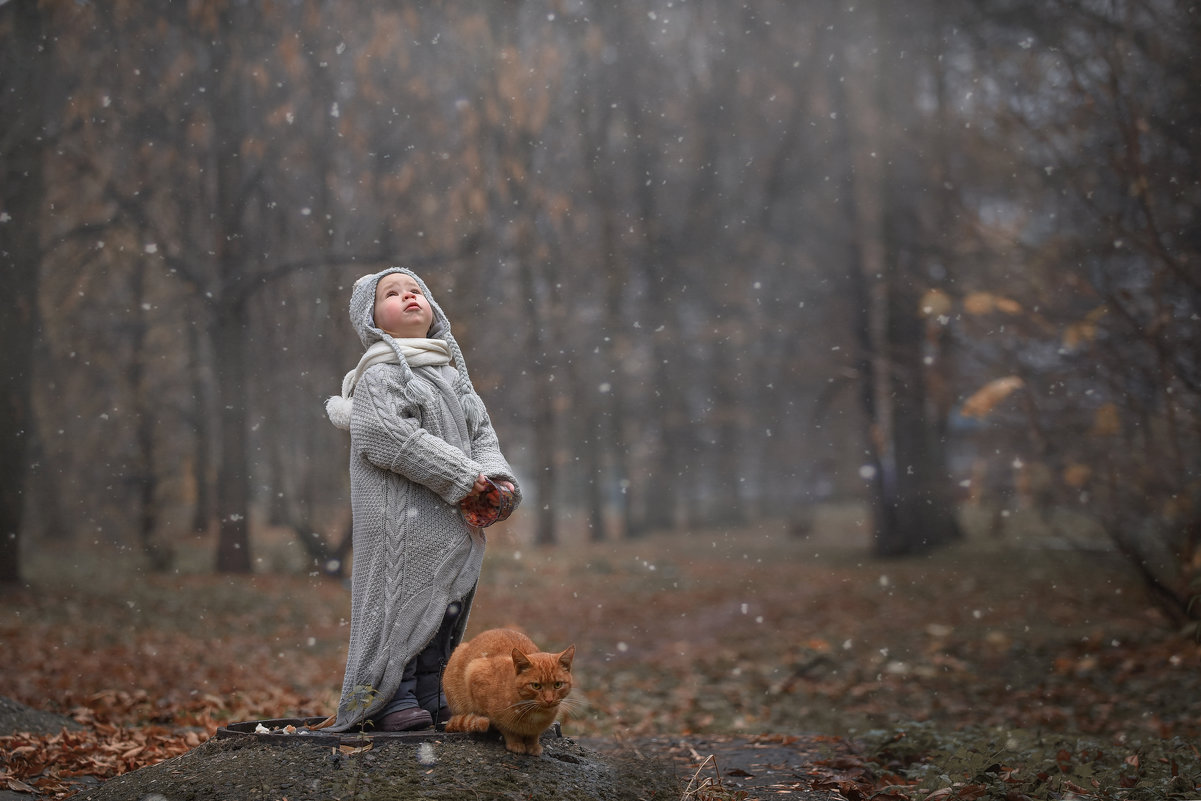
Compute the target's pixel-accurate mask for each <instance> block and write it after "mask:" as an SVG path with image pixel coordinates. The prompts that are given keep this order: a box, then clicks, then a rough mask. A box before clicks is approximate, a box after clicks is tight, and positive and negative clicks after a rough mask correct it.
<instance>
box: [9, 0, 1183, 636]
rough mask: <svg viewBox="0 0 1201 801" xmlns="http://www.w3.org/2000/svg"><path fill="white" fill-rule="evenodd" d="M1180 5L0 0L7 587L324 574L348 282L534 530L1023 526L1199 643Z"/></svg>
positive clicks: (342, 481) (891, 531) (341, 535)
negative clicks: (1074, 551)
mask: <svg viewBox="0 0 1201 801" xmlns="http://www.w3.org/2000/svg"><path fill="white" fill-rule="evenodd" d="M1199 45H1201V17H1199V15H1198V14H1197V13H1196V12H1195V9H1192V8H1191V7H1190V4H1188V3H1184V2H1170V1H1168V0H1129V1H1128V2H1123V1H1121V0H1113V1H1112V2H1097V1H1094V0H1049V1H1048V0H1038V2H1033V1H1032V0H1031V1H1029V2H1028V1H1027V0H990V2H988V3H973V2H962V1H956V0H918V1H917V2H906V3H904V4H900V3H863V4H860V3H850V2H833V1H832V0H812V1H807V2H804V3H798V2H789V1H787V0H779V1H778V2H773V1H772V0H761V1H756V2H745V3H732V2H724V1H720V2H719V1H718V0H672V1H670V2H668V1H666V0H665V1H663V2H620V1H615V2H588V1H587V0H560V1H559V2H549V1H547V2H515V1H501V0H496V1H495V2H458V3H452V2H429V3H387V4H381V3H363V2H336V3H335V2H319V1H317V0H286V1H281V2H271V3H247V2H203V3H202V2H188V3H162V4H149V5H147V4H141V3H132V2H124V1H123V0H117V1H116V2H104V3H96V2H83V1H76V0H62V1H61V2H54V1H51V2H40V3H39V2H34V1H33V0H8V1H7V2H3V3H0V163H2V165H3V166H2V169H3V175H2V176H0V180H2V184H0V269H2V270H3V281H4V284H3V285H4V288H5V292H6V297H5V300H4V304H3V307H2V312H0V341H2V342H3V348H2V349H0V351H2V356H0V358H2V360H3V361H2V364H3V367H2V369H0V372H2V373H3V375H4V378H5V403H6V408H5V410H4V413H3V420H2V421H0V438H2V446H0V447H2V459H3V463H2V464H0V518H2V519H0V523H2V525H3V532H2V534H3V540H0V579H3V580H5V581H9V582H16V581H20V580H21V575H22V564H23V563H25V562H28V561H29V560H30V558H31V556H32V555H33V554H38V553H52V554H53V553H65V552H76V551H78V550H79V549H83V548H94V549H96V550H97V552H98V553H100V554H103V555H104V556H105V557H106V558H107V559H109V560H110V563H117V562H121V563H123V564H128V565H136V566H137V567H138V568H139V569H151V570H159V571H167V570H175V569H180V568H181V555H180V554H181V552H182V551H183V550H185V549H188V548H190V549H193V550H194V549H196V548H199V549H201V550H203V551H204V552H205V553H207V554H208V555H209V556H208V557H207V558H206V565H205V566H206V569H217V570H219V571H226V572H246V571H251V570H263V569H267V568H268V567H270V566H269V565H268V566H265V565H264V563H263V562H262V560H261V553H262V548H261V547H260V544H261V539H260V538H261V536H262V534H263V532H265V531H267V530H271V531H273V532H279V531H285V532H288V536H290V537H294V538H295V542H296V544H297V545H299V546H300V547H301V548H302V549H303V553H304V555H305V556H304V560H303V561H304V564H303V565H302V569H313V570H322V571H327V572H331V573H339V572H344V571H345V570H347V567H346V565H347V562H346V555H347V552H348V549H349V536H348V534H349V503H348V478H347V460H348V452H347V450H348V442H347V438H346V435H345V433H344V432H341V431H339V430H337V429H335V428H333V426H332V425H330V424H329V423H328V421H327V420H326V419H325V416H324V411H323V401H324V399H325V398H326V397H327V396H328V395H330V394H333V393H335V392H337V391H338V389H339V387H340V382H341V378H342V375H343V374H344V373H345V372H346V371H347V370H349V369H351V368H352V367H353V366H354V365H355V364H356V362H357V360H358V358H359V356H360V355H361V346H360V344H359V342H358V340H357V337H356V336H355V334H354V333H353V331H352V329H351V327H350V325H349V322H348V320H347V316H346V306H347V301H348V298H349V292H350V287H351V285H352V284H353V282H354V280H355V279H356V278H357V277H358V276H360V275H362V274H365V273H368V272H374V271H377V270H379V269H382V268H383V267H386V266H390V265H402V266H408V267H412V268H413V269H415V270H416V271H417V272H419V273H420V274H421V275H422V276H423V277H424V278H425V280H426V281H427V282H428V283H429V284H430V286H431V289H432V290H433V292H434V294H435V297H436V298H437V299H438V301H439V302H440V304H441V305H442V306H443V307H444V308H445V309H446V311H447V313H448V315H449V316H450V319H451V321H452V324H453V326H454V330H455V333H456V337H457V338H458V340H459V342H460V343H461V344H462V345H463V349H464V352H465V354H466V358H467V362H468V366H469V367H470V369H471V373H472V378H473V380H474V383H475V385H476V387H477V389H478V390H479V392H480V394H481V395H482V396H483V398H484V400H485V402H486V403H487V405H488V408H489V411H490V414H491V416H492V419H493V422H494V425H495V427H496V429H497V431H498V434H499V436H500V439H501V443H502V446H503V447H504V450H505V452H506V455H507V456H508V458H509V460H510V461H511V462H512V463H513V466H514V467H515V468H516V469H517V470H518V471H519V473H520V474H521V476H522V479H523V486H524V487H525V491H526V497H527V501H526V504H525V505H524V507H523V509H522V510H521V512H520V513H519V514H518V515H517V516H515V517H514V519H513V521H512V522H511V523H509V524H508V526H509V530H510V531H511V532H512V533H513V534H514V535H515V536H520V537H527V538H528V539H529V540H530V541H531V542H534V543H538V544H541V545H548V546H549V545H553V544H555V543H562V542H568V541H570V540H571V539H572V538H579V537H587V538H592V539H610V538H623V539H626V538H636V537H648V536H654V535H655V534H656V533H661V532H665V531H679V530H687V531H700V530H704V529H714V528H736V527H745V526H750V525H755V524H756V523H758V522H760V521H768V520H770V521H784V527H785V529H786V530H787V531H789V532H790V535H791V536H806V535H808V534H809V533H810V532H811V531H812V530H813V528H814V526H815V525H820V522H821V510H823V509H827V508H832V507H837V506H849V507H854V508H859V509H862V510H863V519H864V520H865V521H866V528H867V529H868V530H867V531H866V539H865V541H866V542H868V543H870V545H869V546H868V548H869V550H870V551H871V552H872V553H874V554H875V555H877V556H881V557H896V556H904V555H909V554H919V553H923V552H926V551H928V550H930V549H932V548H936V547H938V546H940V545H943V544H946V543H949V542H952V541H954V540H956V539H959V538H961V537H963V536H965V527H964V525H963V523H962V521H963V518H964V514H965V513H966V512H967V511H969V510H974V513H976V514H977V515H978V516H980V517H982V519H985V520H987V521H988V524H987V526H985V527H984V530H986V531H987V532H988V535H991V536H1001V537H1003V536H1012V531H1011V528H1012V526H1011V525H1009V524H1010V523H1011V522H1012V519H1013V513H1014V512H1015V511H1017V510H1026V511H1029V512H1031V513H1032V514H1036V515H1037V517H1038V518H1039V520H1040V524H1041V525H1043V526H1044V527H1046V528H1047V529H1048V530H1049V531H1050V532H1051V533H1052V534H1054V536H1056V537H1058V538H1060V539H1062V540H1063V542H1065V543H1066V544H1068V545H1070V546H1073V547H1074V546H1087V547H1105V548H1111V549H1116V550H1117V551H1118V552H1120V553H1121V554H1122V555H1124V556H1125V557H1126V558H1127V560H1128V562H1129V564H1130V566H1131V569H1132V570H1134V571H1136V572H1138V574H1139V575H1140V577H1141V578H1142V580H1143V581H1144V582H1145V584H1146V586H1147V587H1148V588H1149V590H1150V591H1151V593H1152V597H1153V598H1154V599H1155V600H1156V602H1157V604H1158V605H1159V606H1160V608H1161V609H1163V610H1164V611H1165V612H1166V613H1167V614H1168V617H1169V619H1170V620H1172V621H1175V622H1177V623H1185V622H1188V621H1189V620H1195V619H1196V618H1197V617H1198V615H1201V609H1199V608H1198V606H1201V605H1197V604H1191V603H1190V601H1191V599H1192V598H1193V597H1194V596H1196V595H1198V594H1199V593H1201V589H1199V588H1198V585H1197V582H1196V576H1197V575H1198V572H1199V571H1201V476H1199V473H1198V469H1199V467H1201V449H1199V448H1198V440H1199V438H1201V429H1199V423H1201V415H1199V412H1201V406H1199V402H1201V354H1199V353H1198V347H1197V343H1198V342H1201V331H1199V328H1201V318H1199V317H1198V314H1199V313H1201V268H1199V266H1198V265H1199V261H1198V259H1199V258H1201V228H1198V226H1197V225H1196V214H1197V209H1198V208H1201V169H1199V167H1198V163H1197V159H1196V154H1197V153H1198V152H1201V60H1199V57H1198V55H1197V53H1198V52H1201V48H1199Z"/></svg>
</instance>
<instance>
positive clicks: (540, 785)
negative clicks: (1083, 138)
mask: <svg viewBox="0 0 1201 801" xmlns="http://www.w3.org/2000/svg"><path fill="white" fill-rule="evenodd" d="M370 746H371V747H370V748H369V749H367V750H363V749H361V748H359V747H355V746H354V745H353V744H352V743H347V744H343V745H341V746H331V745H329V744H321V743H316V742H311V743H304V742H295V741H291V742H282V741H273V740H271V739H270V738H264V737H240V738H238V737H234V738H226V739H213V740H210V741H209V742H207V743H205V744H204V745H202V746H200V747H199V748H195V749H193V750H192V751H189V752H188V753H186V754H184V755H182V756H179V757H176V758H175V759H170V760H167V761H166V762H161V763H159V764H158V765H153V766H151V767H148V768H143V769H141V770H138V771H134V772H132V773H127V774H125V775H123V776H118V777H116V778H114V779H110V780H109V781H107V782H105V783H104V784H103V785H101V786H99V787H96V788H94V789H92V790H89V791H87V792H85V793H83V794H80V795H78V796H75V798H76V799H78V801H186V800H187V799H196V801H202V800H203V801H222V800H223V799H229V801H234V800H235V799H236V800H237V801H244V799H247V798H264V799H283V798H286V799H288V801H334V800H335V799H348V800H349V799H354V800H355V801H372V800H373V799H377V800H378V801H384V799H387V800H388V801H404V800H405V799H446V800H447V801H450V799H459V798H464V799H471V798H486V799H490V800H493V799H513V801H517V799H522V801H564V799H571V801H592V800H593V799H595V801H635V799H665V800H666V799H672V801H674V799H678V798H679V797H680V790H681V783H680V782H679V781H677V780H676V778H674V777H673V775H672V770H671V768H670V766H668V765H667V764H665V763H660V762H655V761H653V760H648V759H644V758H640V757H637V756H634V755H633V754H623V753H618V754H605V755H602V754H600V753H598V752H595V751H592V750H590V749H588V748H585V747H584V746H582V745H580V744H578V743H576V742H574V741H573V740H571V739H569V738H547V739H544V740H543V748H544V750H543V753H542V755H541V756H538V757H530V756H517V755H514V754H510V753H509V752H508V751H506V750H505V749H504V746H503V744H502V743H501V742H500V741H499V739H493V738H491V737H480V736H470V735H461V734H458V735H436V736H435V735H430V736H429V737H427V738H425V739H424V740H423V741H420V742H419V741H415V740H412V739H395V738H394V739H387V738H372V739H371V741H370Z"/></svg>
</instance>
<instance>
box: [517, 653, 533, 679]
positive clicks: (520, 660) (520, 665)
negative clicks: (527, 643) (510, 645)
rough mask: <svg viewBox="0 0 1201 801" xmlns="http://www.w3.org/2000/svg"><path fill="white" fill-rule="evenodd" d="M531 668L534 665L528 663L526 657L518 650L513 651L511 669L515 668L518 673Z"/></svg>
mask: <svg viewBox="0 0 1201 801" xmlns="http://www.w3.org/2000/svg"><path fill="white" fill-rule="evenodd" d="M533 666H534V663H533V662H531V661H530V658H529V657H528V656H526V655H525V654H523V653H522V652H521V649H520V648H514V649H513V667H515V668H517V672H518V673H520V672H521V671H523V670H529V669H530V668H532V667H533Z"/></svg>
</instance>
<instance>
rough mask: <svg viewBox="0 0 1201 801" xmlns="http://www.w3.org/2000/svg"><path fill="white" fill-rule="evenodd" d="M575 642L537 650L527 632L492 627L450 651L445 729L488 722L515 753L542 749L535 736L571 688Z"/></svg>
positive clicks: (550, 721)
mask: <svg viewBox="0 0 1201 801" xmlns="http://www.w3.org/2000/svg"><path fill="white" fill-rule="evenodd" d="M574 656H575V646H574V645H573V646H571V647H570V648H568V649H567V650H566V651H563V652H562V653H558V654H550V653H544V652H541V651H539V650H538V646H536V645H534V643H533V641H531V640H530V638H529V637H527V636H525V635H524V634H522V633H521V632H518V631H512V630H510V629H491V630H489V631H485V632H483V633H481V634H478V635H477V636H475V637H473V638H472V639H471V640H469V641H467V642H465V643H463V644H461V645H460V646H459V647H458V648H456V649H455V650H454V653H453V654H451V655H450V661H449V662H447V663H446V671H445V673H444V674H443V676H442V688H443V689H444V690H445V691H446V699H447V701H448V702H449V703H450V711H451V718H450V720H449V721H448V722H447V724H446V730H447V731H475V732H483V731H487V730H488V727H489V726H492V727H493V728H495V729H496V730H497V731H499V732H500V733H501V734H503V735H504V738H505V748H507V749H509V750H510V751H512V752H513V753H515V754H531V755H533V756H537V755H539V754H541V753H542V745H541V744H540V743H539V742H538V736H539V735H540V734H542V732H544V731H546V730H547V729H548V728H550V727H551V725H552V724H553V723H554V722H555V718H556V717H557V716H558V714H559V705H560V704H561V703H562V702H563V700H564V699H565V698H566V697H567V694H568V693H570V692H571V660H572V658H573V657H574Z"/></svg>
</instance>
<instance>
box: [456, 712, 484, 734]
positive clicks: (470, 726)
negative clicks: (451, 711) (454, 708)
mask: <svg viewBox="0 0 1201 801" xmlns="http://www.w3.org/2000/svg"><path fill="white" fill-rule="evenodd" d="M491 725H492V721H491V720H489V719H488V718H486V717H484V716H483V715H477V714H475V713H474V712H468V713H466V714H464V715H451V716H450V720H448V721H446V730H447V731H474V732H486V731H488V727H489V726H491Z"/></svg>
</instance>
